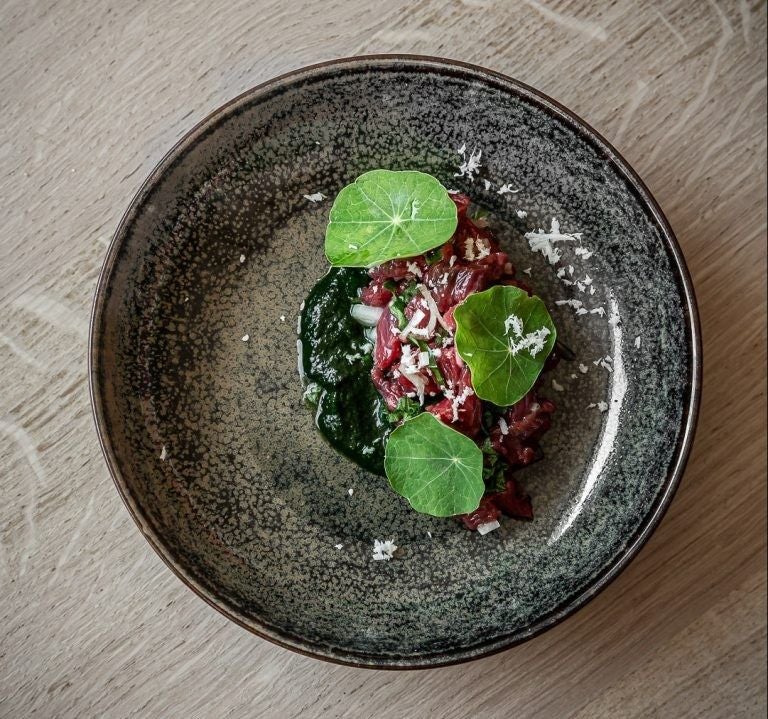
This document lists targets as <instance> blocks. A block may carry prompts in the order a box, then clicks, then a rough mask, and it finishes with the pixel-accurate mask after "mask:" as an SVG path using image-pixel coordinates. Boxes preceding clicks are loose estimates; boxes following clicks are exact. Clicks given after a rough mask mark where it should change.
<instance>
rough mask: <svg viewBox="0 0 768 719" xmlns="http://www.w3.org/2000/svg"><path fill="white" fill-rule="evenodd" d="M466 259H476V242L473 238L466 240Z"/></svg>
mask: <svg viewBox="0 0 768 719" xmlns="http://www.w3.org/2000/svg"><path fill="white" fill-rule="evenodd" d="M464 259H465V260H474V259H475V241H474V240H473V239H472V238H471V237H467V239H466V240H464Z"/></svg>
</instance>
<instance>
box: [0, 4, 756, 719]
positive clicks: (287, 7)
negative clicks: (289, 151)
mask: <svg viewBox="0 0 768 719" xmlns="http://www.w3.org/2000/svg"><path fill="white" fill-rule="evenodd" d="M0 32H2V40H3V42H2V45H1V46H0V118H2V119H0V127H1V128H2V135H0V161H1V164H0V168H1V169H0V197H2V208H3V223H2V229H0V363H2V377H3V383H2V392H1V393H0V473H1V475H0V482H1V483H0V487H2V502H0V581H2V594H1V595H0V618H1V622H0V626H1V627H2V629H0V631H1V632H2V642H1V643H0V716H3V717H14V718H15V717H26V716H35V717H200V718H202V717H279V718H280V719H283V718H286V719H287V718H289V717H302V718H305V717H321V716H322V717H339V718H340V717H345V718H347V717H348V718H350V719H352V718H354V719H361V718H363V717H386V718H387V719H390V718H391V719H396V718H398V717H407V718H409V719H413V718H414V717H475V716H482V717H486V718H487V719H492V718H494V717H507V716H516V717H558V718H559V717H579V718H587V717H590V718H591V717H736V716H738V717H758V716H764V715H765V710H766V678H765V663H766V543H765V532H766V490H765V461H766V452H765V431H766V426H765V361H766V356H765V344H766V333H765V316H766V315H765V310H766V292H765V277H766V274H765V273H766V258H765V241H766V206H765V197H766V70H765V58H766V5H765V3H764V2H762V0H733V1H731V2H725V0H719V1H716V0H709V1H708V2H703V1H696V2H694V1H693V0H688V2H685V1H684V0H671V1H670V2H662V0H654V1H653V2H647V3H637V2H634V0H615V1H613V2H597V1H594V2H576V1H575V0H541V1H538V0H520V1H518V2H510V1H503V0H496V1H491V0H489V1H487V2H486V1H485V0H464V1H463V2H456V1H454V2H449V1H448V0H411V1H410V2H403V1H401V0H397V1H393V2H388V3H383V2H374V1H373V0H356V1H353V0H347V1H344V0H335V1H332V2H331V1H329V2H316V3H303V2H297V1H296V0H281V1H280V2H278V0H248V1H247V2H246V1H233V2H226V3H225V2H218V3H216V2H208V3H189V2H179V1H175V0H167V1H166V2H164V3H150V2H146V1H138V2H127V1H124V2H117V1H116V0H114V1H113V2H109V1H107V0H100V1H99V0H96V1H94V2H90V3H76V2H65V1H63V0H40V1H39V2H29V1H28V0H6V1H5V2H4V3H3V4H2V7H0ZM365 52H415V53H426V54H435V55H444V56H448V57H453V58H458V59H462V60H466V61H469V62H475V63H479V64H482V65H486V66H488V67H492V68H495V69H498V70H500V71H502V72H505V73H508V74H510V75H513V76H515V77H517V78H519V79H520V80H523V81H524V82H527V83H530V84H532V85H534V86H536V87H538V88H540V89H541V90H543V91H544V92H546V93H549V94H551V95H552V96H554V97H556V98H558V99H559V100H561V101H562V102H563V103H565V104H566V105H568V106H569V107H571V108H572V109H573V110H575V111H576V112H577V113H579V114H580V115H582V116H583V117H585V118H586V119H587V120H588V121H590V122H591V123H592V124H593V125H595V126H596V127H597V128H598V129H599V130H601V131H602V132H603V133H604V134H605V135H606V136H607V137H608V138H609V139H610V140H612V141H613V142H615V144H616V145H617V146H618V147H619V148H620V149H621V150H622V152H623V153H624V154H625V155H626V157H627V159H628V160H629V161H630V162H631V163H632V164H633V165H634V166H635V168H636V169H637V170H638V171H639V172H640V174H641V175H642V176H643V178H644V179H645V180H646V182H647V183H648V184H649V186H650V188H651V190H652V191H653V193H654V194H655V195H656V197H657V198H658V200H659V201H660V203H661V204H662V206H663V207H664V209H665V211H666V212H667V214H668V217H669V219H670V221H671V223H672V225H673V227H674V228H675V230H676V232H677V234H678V237H679V239H680V242H681V244H682V246H683V249H684V251H685V254H686V257H687V259H688V263H689V265H690V269H691V271H692V274H693V277H694V281H695V285H696V289H697V292H698V298H699V304H700V310H701V316H702V323H703V334H704V345H705V350H704V357H705V383H704V384H705V386H704V401H703V408H702V413H701V419H700V424H699V430H698V435H697V440H696V445H695V449H694V452H693V456H692V459H691V462H690V464H689V468H688V471H687V473H686V476H685V479H684V481H683V484H682V487H681V489H680V491H679V493H678V496H677V498H676V500H675V502H674V503H673V506H672V508H671V510H670V512H669V514H668V515H667V517H666V519H665V520H664V522H663V523H662V525H661V527H660V528H659V530H658V531H657V532H656V534H655V535H654V537H653V538H652V540H651V541H650V543H649V544H648V545H647V546H646V548H645V549H644V550H643V551H642V552H641V554H640V556H639V557H638V559H637V560H636V561H635V562H634V563H633V564H632V565H631V566H630V567H629V569H628V570H627V571H625V572H624V573H623V574H622V575H621V577H620V578H619V579H618V580H617V581H616V582H615V583H614V584H613V585H611V586H610V587H609V588H608V589H607V590H606V591H605V592H604V593H603V594H601V595H600V596H599V597H598V598H597V599H596V600H595V601H594V602H592V603H591V604H590V605H589V606H588V607H586V608H585V609H584V610H582V611H580V612H579V613H578V614H577V615H575V616H574V617H572V618H571V619H569V620H568V621H567V622H566V623H564V624H562V625H560V626H558V627H557V628H555V629H554V630H552V631H551V632H549V633H547V634H545V635H543V636H541V637H540V638H538V639H536V640H534V641H532V642H529V643H528V644H525V645H523V646H520V647H518V648H516V649H513V650H511V651H508V652H506V653H503V654H501V655H498V656H495V657H491V658H488V659H485V660H482V661H479V662H475V663H472V664H470V665H466V666H460V667H452V668H448V669H442V670H430V671H426V672H420V673H416V672H403V673H387V672H371V671H366V670H355V669H350V668H344V667H338V666H332V665H327V664H324V663H321V662H317V661H314V660H311V659H307V658H304V657H300V656H297V655H294V654H292V653H290V652H288V651H285V650H282V649H279V648H277V647H274V646H272V645H270V644H268V643H266V642H263V641H261V640H258V639H256V638H254V637H251V636H250V635H248V634H247V633H245V632H244V631H242V630H240V629H238V628H237V627H236V626H235V625H233V624H231V623H229V622H228V621H227V620H225V619H224V618H223V617H221V616H219V615H218V614H217V613H216V612H214V611H213V610H211V609H209V608H208V607H207V606H206V605H204V604H203V602H202V601H201V600H199V599H197V598H196V597H195V596H194V595H193V594H192V593H191V592H189V591H188V590H186V589H185V588H184V587H183V586H182V584H181V583H180V582H179V581H178V580H176V579H175V578H174V577H173V576H172V575H171V574H170V572H168V571H167V570H166V569H165V567H164V565H163V564H162V562H161V561H160V560H159V559H158V558H157V557H156V556H155V555H154V554H153V553H152V552H151V550H150V548H149V546H148V545H147V544H146V542H145V541H144V540H143V539H142V538H141V536H140V534H139V532H138V531H136V528H135V527H134V526H133V524H132V522H131V521H130V519H129V518H128V514H127V512H126V511H125V510H124V509H123V507H122V505H121V503H120V500H119V499H118V496H117V493H116V492H115V490H114V488H113V486H112V482H111V480H110V479H109V476H108V474H107V471H106V467H105V464H104V462H103V460H102V457H101V453H100V451H99V447H98V443H97V440H96V435H95V432H94V430H93V425H92V421H91V416H90V407H89V402H88V394H87V386H86V361H85V348H86V334H87V323H88V312H89V306H90V301H91V296H92V292H93V289H94V284H95V279H96V276H97V273H98V270H99V266H100V263H101V261H102V258H103V256H104V252H105V248H106V244H107V242H108V240H109V237H110V235H111V233H112V231H113V230H114V227H115V225H116V223H117V221H118V219H119V217H120V215H121V213H122V211H123V209H124V208H125V206H126V204H127V203H128V201H129V199H130V197H131V196H132V194H133V193H134V191H135V190H136V189H137V187H138V186H139V184H140V183H141V181H142V179H143V178H144V177H145V176H146V174H147V173H148V172H149V170H150V169H151V168H152V167H153V166H154V164H155V163H156V162H157V161H158V160H159V159H160V157H161V156H162V154H163V153H164V151H165V150H166V149H167V148H168V147H169V146H170V145H171V144H172V143H173V142H174V140H175V139H176V138H178V137H179V136H180V135H181V134H182V133H183V132H184V131H186V130H187V129H188V128H189V127H190V126H191V125H192V124H193V123H194V122H196V121H197V120H199V119H200V118H202V117H203V116H204V115H206V114H207V113H208V112H209V111H211V110H212V109H214V108H215V107H216V106H218V105H220V104H221V103H222V102H224V101H226V100H227V99H229V98H231V97H232V96H234V95H236V94H237V93H239V92H241V91H243V90H245V89H247V88H248V87H250V86H252V85H254V84H256V83H258V82H261V81H263V80H266V79H268V78H269V77H272V76H274V75H275V74H278V73H281V72H284V71H286V70H289V69H292V68H296V67H299V66H301V65H305V64H307V63H310V62H315V61H320V60H325V59H330V58H332V57H336V56H344V55H351V54H356V53H365ZM649 281H651V280H649Z"/></svg>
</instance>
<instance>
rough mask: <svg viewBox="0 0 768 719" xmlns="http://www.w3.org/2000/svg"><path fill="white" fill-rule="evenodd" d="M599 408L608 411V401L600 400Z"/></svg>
mask: <svg viewBox="0 0 768 719" xmlns="http://www.w3.org/2000/svg"><path fill="white" fill-rule="evenodd" d="M597 408H598V409H599V410H600V411H601V412H607V411H608V403H607V402H598V403H597Z"/></svg>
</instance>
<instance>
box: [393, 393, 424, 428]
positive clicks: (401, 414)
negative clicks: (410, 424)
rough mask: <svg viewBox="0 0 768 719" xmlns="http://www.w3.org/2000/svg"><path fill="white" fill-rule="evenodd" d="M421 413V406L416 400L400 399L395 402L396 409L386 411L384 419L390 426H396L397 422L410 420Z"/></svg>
mask: <svg viewBox="0 0 768 719" xmlns="http://www.w3.org/2000/svg"><path fill="white" fill-rule="evenodd" d="M422 411H423V410H422V407H421V405H420V404H419V403H418V402H417V401H416V400H414V399H411V398H410V397H401V398H400V399H399V400H398V401H397V407H395V409H393V410H392V411H389V410H388V411H387V412H386V418H387V420H388V421H389V422H392V424H396V423H397V422H402V421H404V420H406V419H411V418H412V417H415V416H416V415H417V414H421V412H422Z"/></svg>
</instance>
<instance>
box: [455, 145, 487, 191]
mask: <svg viewBox="0 0 768 719" xmlns="http://www.w3.org/2000/svg"><path fill="white" fill-rule="evenodd" d="M457 152H458V154H459V155H461V157H462V160H464V161H463V162H462V163H461V165H459V171H458V172H456V173H454V177H466V178H467V179H468V180H469V181H470V182H474V181H475V175H477V173H478V172H479V171H480V158H481V157H482V156H483V151H482V150H478V149H477V148H472V152H470V153H469V157H467V146H466V144H464V145H462V146H461V147H460V148H459V149H458V150H457Z"/></svg>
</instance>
